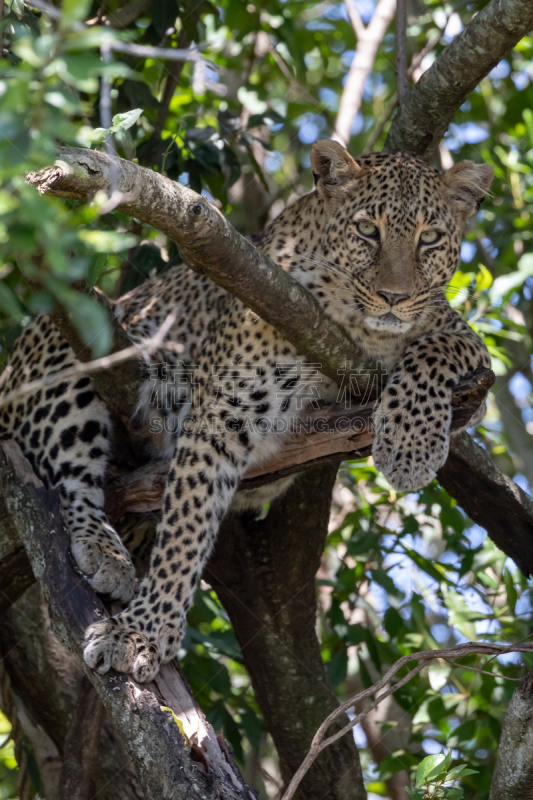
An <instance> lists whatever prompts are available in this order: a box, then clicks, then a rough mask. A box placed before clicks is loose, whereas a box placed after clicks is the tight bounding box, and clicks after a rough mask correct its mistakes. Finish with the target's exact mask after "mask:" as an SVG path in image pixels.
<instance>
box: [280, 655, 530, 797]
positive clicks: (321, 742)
mask: <svg viewBox="0 0 533 800" xmlns="http://www.w3.org/2000/svg"><path fill="white" fill-rule="evenodd" d="M532 652H533V643H531V642H528V643H522V644H520V643H518V644H512V645H498V644H489V643H487V642H466V643H465V644H460V645H458V646H457V647H450V648H447V649H444V650H424V651H422V652H420V653H411V654H410V655H407V656H402V658H399V659H398V661H396V662H395V663H394V664H393V665H392V667H391V668H390V669H389V670H388V671H387V672H386V674H385V675H384V676H383V677H382V678H381V679H380V680H379V681H377V682H376V683H375V684H373V686H370V688H368V689H365V690H364V691H362V692H359V693H358V694H356V695H354V696H353V697H350V699H349V700H346V701H345V702H344V703H342V704H341V705H340V706H339V707H338V708H336V709H335V711H332V713H331V714H330V715H329V716H328V717H327V718H326V719H325V720H324V722H323V723H322V725H321V726H320V728H319V729H318V731H317V732H316V734H315V736H314V738H313V741H312V742H311V747H310V749H309V753H308V754H307V756H306V757H305V759H304V761H303V762H302V764H301V766H300V767H299V768H298V770H297V771H296V773H295V774H294V776H293V778H292V780H291V782H290V784H289V786H288V787H287V791H286V792H285V794H284V795H283V797H282V800H291V799H292V798H293V797H294V794H295V792H296V790H297V788H298V786H299V785H300V783H301V781H302V779H303V777H304V775H305V774H306V773H307V772H308V770H309V768H310V767H311V765H312V764H313V762H314V761H315V759H316V757H317V756H318V754H319V753H321V752H322V750H324V749H325V748H326V747H328V746H329V745H330V744H333V742H336V741H337V739H340V738H341V736H344V734H345V733H348V731H350V730H351V729H352V728H354V727H355V726H356V725H357V724H358V723H359V722H360V721H361V720H362V719H363V718H364V717H365V716H366V715H367V714H368V713H369V712H370V711H372V710H373V709H374V708H376V706H378V705H379V704H380V703H381V702H383V700H385V699H386V698H387V697H389V696H390V695H391V694H393V693H394V692H396V691H398V689H400V688H401V687H402V686H404V685H405V684H406V683H408V682H409V681H410V680H411V678H413V677H414V676H415V675H417V674H418V673H419V672H420V671H421V670H422V669H424V667H425V666H426V663H427V662H429V661H433V660H434V659H439V658H441V659H444V660H449V659H457V658H464V657H465V656H469V655H475V654H479V655H504V654H505V653H532ZM410 661H418V662H421V663H419V664H418V665H417V666H416V667H414V668H413V669H412V670H410V671H409V672H408V673H407V675H404V677H403V678H401V679H400V680H399V681H398V682H397V683H395V684H394V685H392V686H390V685H389V686H388V688H386V689H385V691H383V692H382V693H381V694H380V695H378V696H377V697H376V698H375V700H374V701H373V702H372V703H370V705H369V706H367V707H366V708H365V709H364V710H363V711H361V713H360V714H358V715H357V716H356V717H354V718H353V719H351V720H350V722H349V723H348V724H347V725H345V726H344V727H343V728H342V729H341V730H340V731H337V733H335V734H334V735H333V736H330V737H329V738H327V739H324V738H323V737H324V734H325V732H326V730H327V729H328V728H329V726H330V725H331V723H332V722H334V721H335V720H336V719H338V717H340V716H342V715H343V714H345V713H346V712H347V711H348V710H349V709H350V708H352V707H353V706H355V704H356V703H358V702H360V701H361V700H364V699H365V698H366V697H370V696H371V695H373V694H376V692H377V691H379V690H380V689H384V688H385V687H386V686H387V684H389V683H390V680H391V678H393V677H394V675H396V673H397V672H399V671H400V669H402V667H404V666H406V665H407V664H408V663H409V662H410ZM457 666H462V667H463V669H470V667H464V666H463V665H457ZM502 677H504V676H502Z"/></svg>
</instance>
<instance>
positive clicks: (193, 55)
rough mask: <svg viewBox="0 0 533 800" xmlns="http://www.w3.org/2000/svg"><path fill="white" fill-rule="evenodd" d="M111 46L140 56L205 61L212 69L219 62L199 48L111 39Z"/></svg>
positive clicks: (116, 49) (119, 50) (131, 54)
mask: <svg viewBox="0 0 533 800" xmlns="http://www.w3.org/2000/svg"><path fill="white" fill-rule="evenodd" d="M109 47H110V48H111V50H115V51H116V52H117V53H127V54H128V55H130V56H139V57H140V58H159V59H161V60H162V61H203V62H204V63H205V64H209V66H210V67H211V68H212V69H218V65H217V64H215V63H214V62H213V61H209V60H208V59H207V58H204V57H203V56H202V55H200V53H199V52H198V50H191V49H187V50H183V49H181V48H180V49H178V48H177V47H176V48H172V47H149V46H148V45H145V44H127V43H126V42H119V41H111V42H110V43H109Z"/></svg>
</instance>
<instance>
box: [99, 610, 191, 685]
mask: <svg viewBox="0 0 533 800" xmlns="http://www.w3.org/2000/svg"><path fill="white" fill-rule="evenodd" d="M139 622H140V618H139V617H137V618H135V619H134V618H132V617H130V615H129V614H128V612H127V611H126V612H123V613H122V614H118V615H117V616H116V617H111V618H110V619H107V620H104V622H96V623H95V624H94V625H90V626H89V627H88V628H87V630H86V631H85V649H84V651H83V657H84V659H85V663H86V664H87V665H88V666H89V667H91V669H95V670H96V671H97V672H100V673H104V672H107V671H108V670H109V669H110V668H113V669H116V670H117V672H127V673H129V674H130V675H132V676H133V677H134V679H135V680H136V681H138V682H139V683H147V682H148V681H151V680H153V679H154V678H155V676H156V675H157V673H158V671H159V667H160V665H161V663H163V662H165V661H170V659H171V658H173V657H174V656H175V655H177V652H178V649H179V644H180V641H181V639H182V638H183V632H184V628H185V624H184V621H183V620H180V621H179V622H178V623H177V624H174V623H172V624H168V623H165V624H163V625H161V626H160V627H159V629H158V631H157V633H152V632H150V633H146V632H143V631H141V630H140V627H141V626H140V625H139ZM141 624H142V623H141ZM145 627H146V625H145ZM150 627H151V626H150Z"/></svg>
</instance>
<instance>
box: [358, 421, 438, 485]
mask: <svg viewBox="0 0 533 800" xmlns="http://www.w3.org/2000/svg"><path fill="white" fill-rule="evenodd" d="M396 416H397V417H398V416H400V415H399V414H397V415H396ZM413 422H414V421H413V418H412V417H405V416H403V415H402V417H401V420H395V419H391V417H389V416H387V415H381V414H377V415H376V418H375V437H374V444H373V446H372V457H373V459H374V464H375V466H376V469H378V470H379V471H380V472H382V473H383V475H384V476H385V477H386V478H387V480H388V482H389V483H390V484H391V486H392V487H393V488H394V489H396V490H397V491H399V492H416V491H418V490H420V489H423V488H424V486H427V485H428V484H429V483H431V481H432V480H433V479H434V478H435V476H436V474H437V470H438V469H440V467H442V465H443V464H444V462H445V461H446V459H447V457H448V450H449V444H450V442H449V436H448V435H447V434H444V433H441V432H438V431H435V430H433V429H432V428H431V425H430V424H429V423H426V422H425V421H423V422H422V424H420V425H416V424H413Z"/></svg>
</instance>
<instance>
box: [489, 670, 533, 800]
mask: <svg viewBox="0 0 533 800" xmlns="http://www.w3.org/2000/svg"><path fill="white" fill-rule="evenodd" d="M532 754H533V672H530V673H529V674H528V675H526V677H525V678H524V680H523V681H522V682H521V683H519V684H518V686H517V688H516V689H515V693H514V694H513V697H512V700H511V702H510V703H509V708H508V709H507V714H506V717H505V722H504V725H503V731H502V735H501V739H500V746H499V748H498V758H497V759H496V766H495V768H494V776H493V779H492V785H491V787H490V796H489V800H533V755H532Z"/></svg>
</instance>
